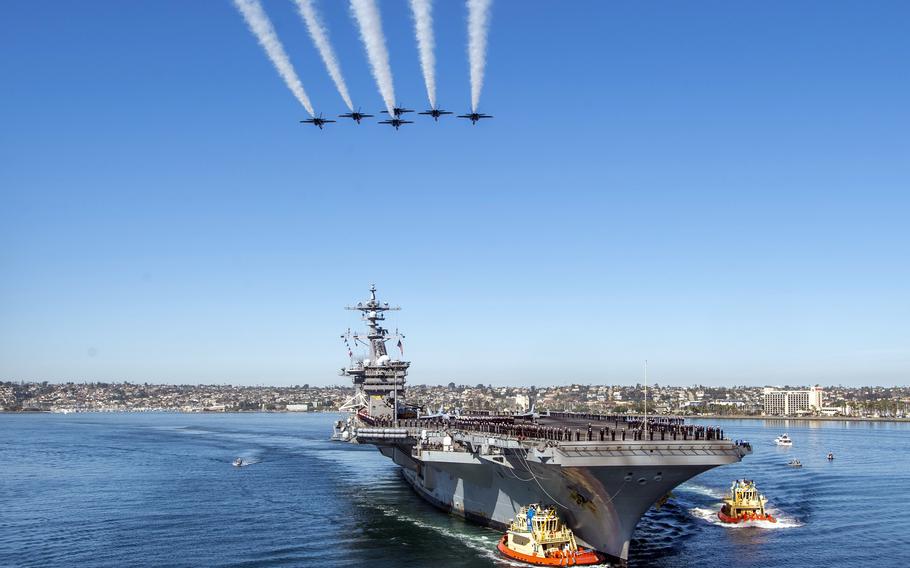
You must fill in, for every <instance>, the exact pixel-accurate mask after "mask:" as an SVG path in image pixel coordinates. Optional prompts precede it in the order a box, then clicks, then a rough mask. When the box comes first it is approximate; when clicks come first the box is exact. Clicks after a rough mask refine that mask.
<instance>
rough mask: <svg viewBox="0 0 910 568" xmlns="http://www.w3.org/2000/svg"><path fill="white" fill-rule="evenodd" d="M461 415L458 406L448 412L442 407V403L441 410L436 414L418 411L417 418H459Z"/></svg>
mask: <svg viewBox="0 0 910 568" xmlns="http://www.w3.org/2000/svg"><path fill="white" fill-rule="evenodd" d="M459 416H461V411H460V410H458V409H457V408H456V409H455V411H454V412H452V413H451V414H449V413H448V412H445V411H444V410H443V409H442V405H441V404H440V405H439V410H437V411H436V413H435V414H419V413H418V416H417V419H418V420H435V419H437V418H439V419H441V420H451V419H452V418H458V417H459Z"/></svg>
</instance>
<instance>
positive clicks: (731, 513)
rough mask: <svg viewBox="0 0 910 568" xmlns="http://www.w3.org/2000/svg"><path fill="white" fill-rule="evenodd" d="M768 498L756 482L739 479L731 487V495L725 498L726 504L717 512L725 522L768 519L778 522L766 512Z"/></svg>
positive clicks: (718, 516)
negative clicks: (760, 491) (757, 486)
mask: <svg viewBox="0 0 910 568" xmlns="http://www.w3.org/2000/svg"><path fill="white" fill-rule="evenodd" d="M767 502H768V500H767V499H765V496H764V495H762V494H761V493H759V492H758V489H757V488H756V487H755V482H754V481H750V480H746V479H737V480H736V481H734V482H733V486H732V487H730V496H729V497H728V498H726V499H724V506H723V507H721V508H720V511H718V513H717V518H719V519H720V520H721V521H723V522H725V523H742V522H745V521H768V522H771V523H776V522H777V519H775V518H774V517H772V516H771V514H770V513H766V512H765V503H767Z"/></svg>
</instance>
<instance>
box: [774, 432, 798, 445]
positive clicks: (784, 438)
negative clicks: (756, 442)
mask: <svg viewBox="0 0 910 568" xmlns="http://www.w3.org/2000/svg"><path fill="white" fill-rule="evenodd" d="M774 443H775V444H777V445H778V446H792V445H793V440H791V439H790V436H788V435H786V434H781V435H780V436H778V437H777V438H774Z"/></svg>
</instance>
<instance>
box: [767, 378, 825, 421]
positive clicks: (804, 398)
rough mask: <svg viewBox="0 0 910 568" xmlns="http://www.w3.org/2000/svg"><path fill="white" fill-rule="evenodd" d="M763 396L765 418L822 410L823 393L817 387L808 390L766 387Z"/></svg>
mask: <svg viewBox="0 0 910 568" xmlns="http://www.w3.org/2000/svg"><path fill="white" fill-rule="evenodd" d="M763 394H764V414H765V416H791V415H794V414H812V413H815V412H819V411H820V410H821V409H822V406H823V405H822V403H823V401H824V391H823V390H822V388H821V387H819V386H818V385H815V386H813V387H810V388H809V389H808V390H779V389H775V388H772V387H766V388H765V389H764V392H763Z"/></svg>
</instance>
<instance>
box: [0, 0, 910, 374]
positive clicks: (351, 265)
mask: <svg viewBox="0 0 910 568" xmlns="http://www.w3.org/2000/svg"><path fill="white" fill-rule="evenodd" d="M264 6H265V9H266V11H267V12H268V14H269V16H270V17H271V19H272V20H273V23H274V26H275V29H276V31H277V33H278V35H279V36H280V37H281V39H282V41H283V42H284V44H285V47H286V48H287V50H288V53H289V55H290V57H291V59H292V60H293V62H294V65H295V67H296V68H297V70H298V72H299V74H300V76H301V79H302V81H303V82H304V84H305V85H306V88H307V92H308V93H309V95H310V97H311V98H312V100H313V103H314V105H315V107H316V109H317V111H319V112H325V113H326V115H327V116H329V115H335V114H338V113H341V112H344V111H345V110H346V108H345V106H344V104H343V102H342V101H341V99H340V97H339V96H338V94H337V93H336V92H335V87H334V86H333V84H332V81H331V80H330V79H329V77H328V76H327V75H326V73H325V70H324V65H323V63H322V61H321V60H320V58H319V55H318V53H317V52H316V50H315V49H314V48H313V46H312V45H311V41H310V38H309V36H308V34H307V31H306V29H305V28H304V26H303V23H302V22H301V21H300V17H299V15H298V14H297V13H296V12H295V9H294V6H293V4H292V3H291V2H265V3H264ZM319 7H320V10H321V11H322V16H323V19H324V21H325V25H326V28H327V29H328V30H329V31H330V34H331V39H332V42H333V45H334V47H335V50H336V51H337V55H338V58H339V60H340V62H341V65H342V68H343V69H344V71H345V77H346V79H347V82H348V87H349V89H350V92H351V96H352V98H353V100H354V104H355V105H356V106H358V107H359V106H362V108H363V110H364V111H365V112H372V113H376V112H378V111H379V110H381V109H382V108H383V101H382V99H381V98H380V96H379V94H378V93H377V92H376V87H375V85H374V81H373V78H372V76H371V73H370V71H369V68H368V64H367V61H366V58H365V56H364V50H363V46H362V45H361V43H360V39H359V37H358V30H357V27H356V25H355V24H354V23H353V21H352V18H351V16H350V14H349V12H348V8H347V6H346V3H329V2H322V3H320V4H319ZM379 7H380V9H381V11H382V17H383V28H384V30H385V35H386V38H387V40H388V47H389V53H390V60H391V66H392V70H393V72H394V80H395V86H396V92H397V93H398V99H399V100H400V102H401V103H402V104H407V105H408V106H409V107H410V108H416V109H419V110H423V108H424V107H425V105H426V103H425V101H426V92H425V87H424V84H423V78H422V75H421V71H420V65H419V59H418V54H417V47H416V44H415V40H414V36H413V30H412V27H413V22H412V21H411V19H410V15H409V12H408V6H407V3H405V2H380V3H379ZM7 8H8V9H7V16H8V18H9V19H10V21H13V22H16V25H15V26H11V27H10V29H9V30H7V33H5V34H3V36H2V37H0V73H2V74H3V76H4V77H5V78H6V79H7V80H6V81H5V84H6V85H7V87H8V88H7V89H6V90H5V97H4V103H5V104H4V105H2V106H0V119H2V121H3V124H4V128H3V129H2V132H0V155H2V156H3V158H2V162H3V167H2V168H0V197H2V198H3V201H4V204H5V205H6V206H5V207H3V208H0V243H2V246H0V269H2V272H3V278H0V322H2V323H0V378H2V379H5V380H20V379H21V380H39V381H40V380H58V381H59V380H67V379H73V380H108V381H113V380H130V381H136V382H143V381H154V382H172V383H182V382H189V383H208V382H213V381H224V382H231V383H248V384H255V383H271V384H295V383H303V382H307V383H310V384H333V383H340V382H342V378H340V377H338V376H337V375H336V373H337V370H338V369H340V368H341V367H343V366H344V365H345V364H346V363H347V354H346V349H345V347H344V345H343V344H342V342H341V341H340V340H339V335H340V334H342V333H344V331H345V330H346V329H347V328H352V329H358V328H359V327H360V322H359V321H358V320H357V318H356V317H354V316H353V315H352V314H350V313H346V312H344V311H343V310H342V307H343V306H344V305H346V304H350V303H352V302H357V301H359V300H363V299H365V298H366V296H367V290H368V287H369V285H370V284H371V283H375V284H376V285H377V287H378V288H379V294H380V297H381V299H382V300H384V301H389V302H392V303H395V304H399V305H401V306H402V307H403V308H404V309H403V311H402V312H399V313H396V314H395V315H394V317H393V318H392V319H391V320H390V324H391V327H392V328H393V329H394V328H395V327H398V328H400V329H401V331H402V332H403V333H404V334H405V335H406V339H405V342H404V346H405V356H406V357H405V358H407V359H408V360H410V361H412V363H413V365H412V368H411V374H410V377H409V378H410V380H412V381H414V382H415V383H431V384H432V383H435V384H446V383H448V382H450V381H453V380H454V381H455V382H457V383H462V382H463V383H465V384H476V383H484V384H488V383H492V384H513V385H518V384H541V385H542V384H566V383H572V382H581V383H594V382H603V383H614V382H615V383H627V382H629V381H633V380H634V381H641V380H643V374H644V373H643V369H642V363H643V361H644V360H645V359H647V360H649V362H650V372H651V380H653V381H655V382H660V383H661V384H692V383H696V382H702V383H704V384H715V385H719V384H753V385H765V384H771V385H776V384H804V385H805V384H815V383H820V384H839V383H843V384H853V385H862V384H901V385H906V384H908V383H910V297H908V294H907V290H910V263H908V262H906V256H907V253H906V251H907V250H910V234H908V230H907V227H906V217H907V211H908V210H910V194H908V193H907V191H906V188H907V187H910V162H908V160H907V156H908V155H910V142H908V138H907V132H910V110H908V105H907V104H906V101H907V100H910V78H908V76H907V74H906V73H900V72H896V70H900V69H903V68H905V66H906V61H907V60H908V59H910V40H908V36H907V34H906V30H905V27H906V26H905V22H906V21H907V20H908V17H910V5H908V4H907V3H905V2H888V1H885V2H877V3H875V4H873V5H866V4H856V3H846V2H837V3H830V4H829V3H825V4H824V5H821V4H813V3H800V4H796V5H791V4H786V5H784V4H770V5H766V6H765V5H763V6H752V7H744V6H738V5H732V4H729V3H724V2H705V3H700V4H697V5H688V4H687V5H666V6H661V7H659V9H658V8H656V7H654V6H649V5H638V4H633V3H625V4H623V3H615V4H614V3H584V4H582V3H560V5H559V11H558V12H556V11H555V10H556V9H555V8H554V6H553V4H552V3H549V2H521V3H507V2H498V3H495V5H494V7H493V13H492V26H491V28H490V34H489V48H488V57H487V69H486V80H485V86H484V89H483V94H482V98H481V101H480V110H481V111H482V112H489V113H491V114H493V115H495V117H496V118H495V119H494V120H489V121H486V122H480V123H478V124H477V125H476V126H471V125H470V123H469V122H467V121H464V120H457V119H455V118H453V117H442V118H440V121H439V123H438V124H437V123H434V122H433V121H432V120H430V119H429V118H428V117H420V118H426V119H427V120H426V121H418V122H416V123H415V124H413V125H409V126H408V128H402V130H401V131H400V132H395V131H394V130H392V129H390V128H387V127H382V126H378V125H376V124H375V123H368V121H364V123H363V124H361V125H359V126H358V125H355V124H352V123H351V124H347V123H345V124H341V123H339V124H332V125H329V126H327V127H326V129H325V130H324V131H319V130H317V129H316V128H313V127H311V126H309V125H301V124H299V122H298V121H299V120H300V119H303V118H305V117H306V116H307V114H306V112H305V111H304V109H303V108H302V107H301V106H300V105H299V104H298V103H297V101H295V100H294V97H293V96H292V95H291V94H290V93H289V92H288V90H287V88H286V87H285V85H284V84H283V83H282V81H281V79H280V78H279V77H278V76H277V74H276V73H275V70H274V69H273V68H272V66H271V65H270V63H269V62H268V60H267V59H266V57H265V56H264V54H263V52H262V49H261V48H260V46H259V45H257V43H256V40H255V38H253V37H252V35H251V34H250V32H249V30H248V29H247V27H246V25H245V23H244V22H243V20H242V18H241V17H240V16H239V14H238V13H237V11H236V10H235V8H234V6H232V4H231V3H230V2H227V1H225V2H212V3H179V4H177V3H172V4H168V3H161V2H131V3H129V4H124V3H122V2H101V1H99V2H92V3H89V4H83V3H78V4H75V3H74V4H57V3H54V4H51V3H44V2H37V1H36V2H13V3H11V4H10V5H9V6H8V7H7ZM175 13H179V14H180V17H175V16H174V14H175ZM465 19H466V15H465V10H464V5H463V3H461V2H453V3H441V2H440V3H436V20H435V22H436V26H435V29H436V33H437V38H436V44H437V53H436V56H437V76H438V83H439V84H438V98H439V104H440V106H441V107H442V108H446V109H449V110H454V111H457V112H459V113H461V112H465V111H466V110H467V109H468V106H469V102H470V88H469V81H468V76H469V73H468V63H467V57H466V53H465V51H466V47H465V46H466V32H465V25H464V24H465ZM807 28H811V34H807V33H806V32H807ZM859 28H862V29H863V30H866V32H865V33H862V34H860V35H859V36H857V29H859ZM202 29H204V41H202V36H201V35H200V30H202ZM870 30H872V31H870ZM873 31H874V33H873ZM541 34H546V35H544V36H542V35H541ZM542 38H544V39H547V38H549V39H547V40H546V41H544V40H542ZM807 38H811V39H807ZM61 85H65V86H66V88H65V90H63V91H61V88H60V86H61ZM446 118H450V119H451V120H446ZM374 120H375V119H374Z"/></svg>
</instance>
